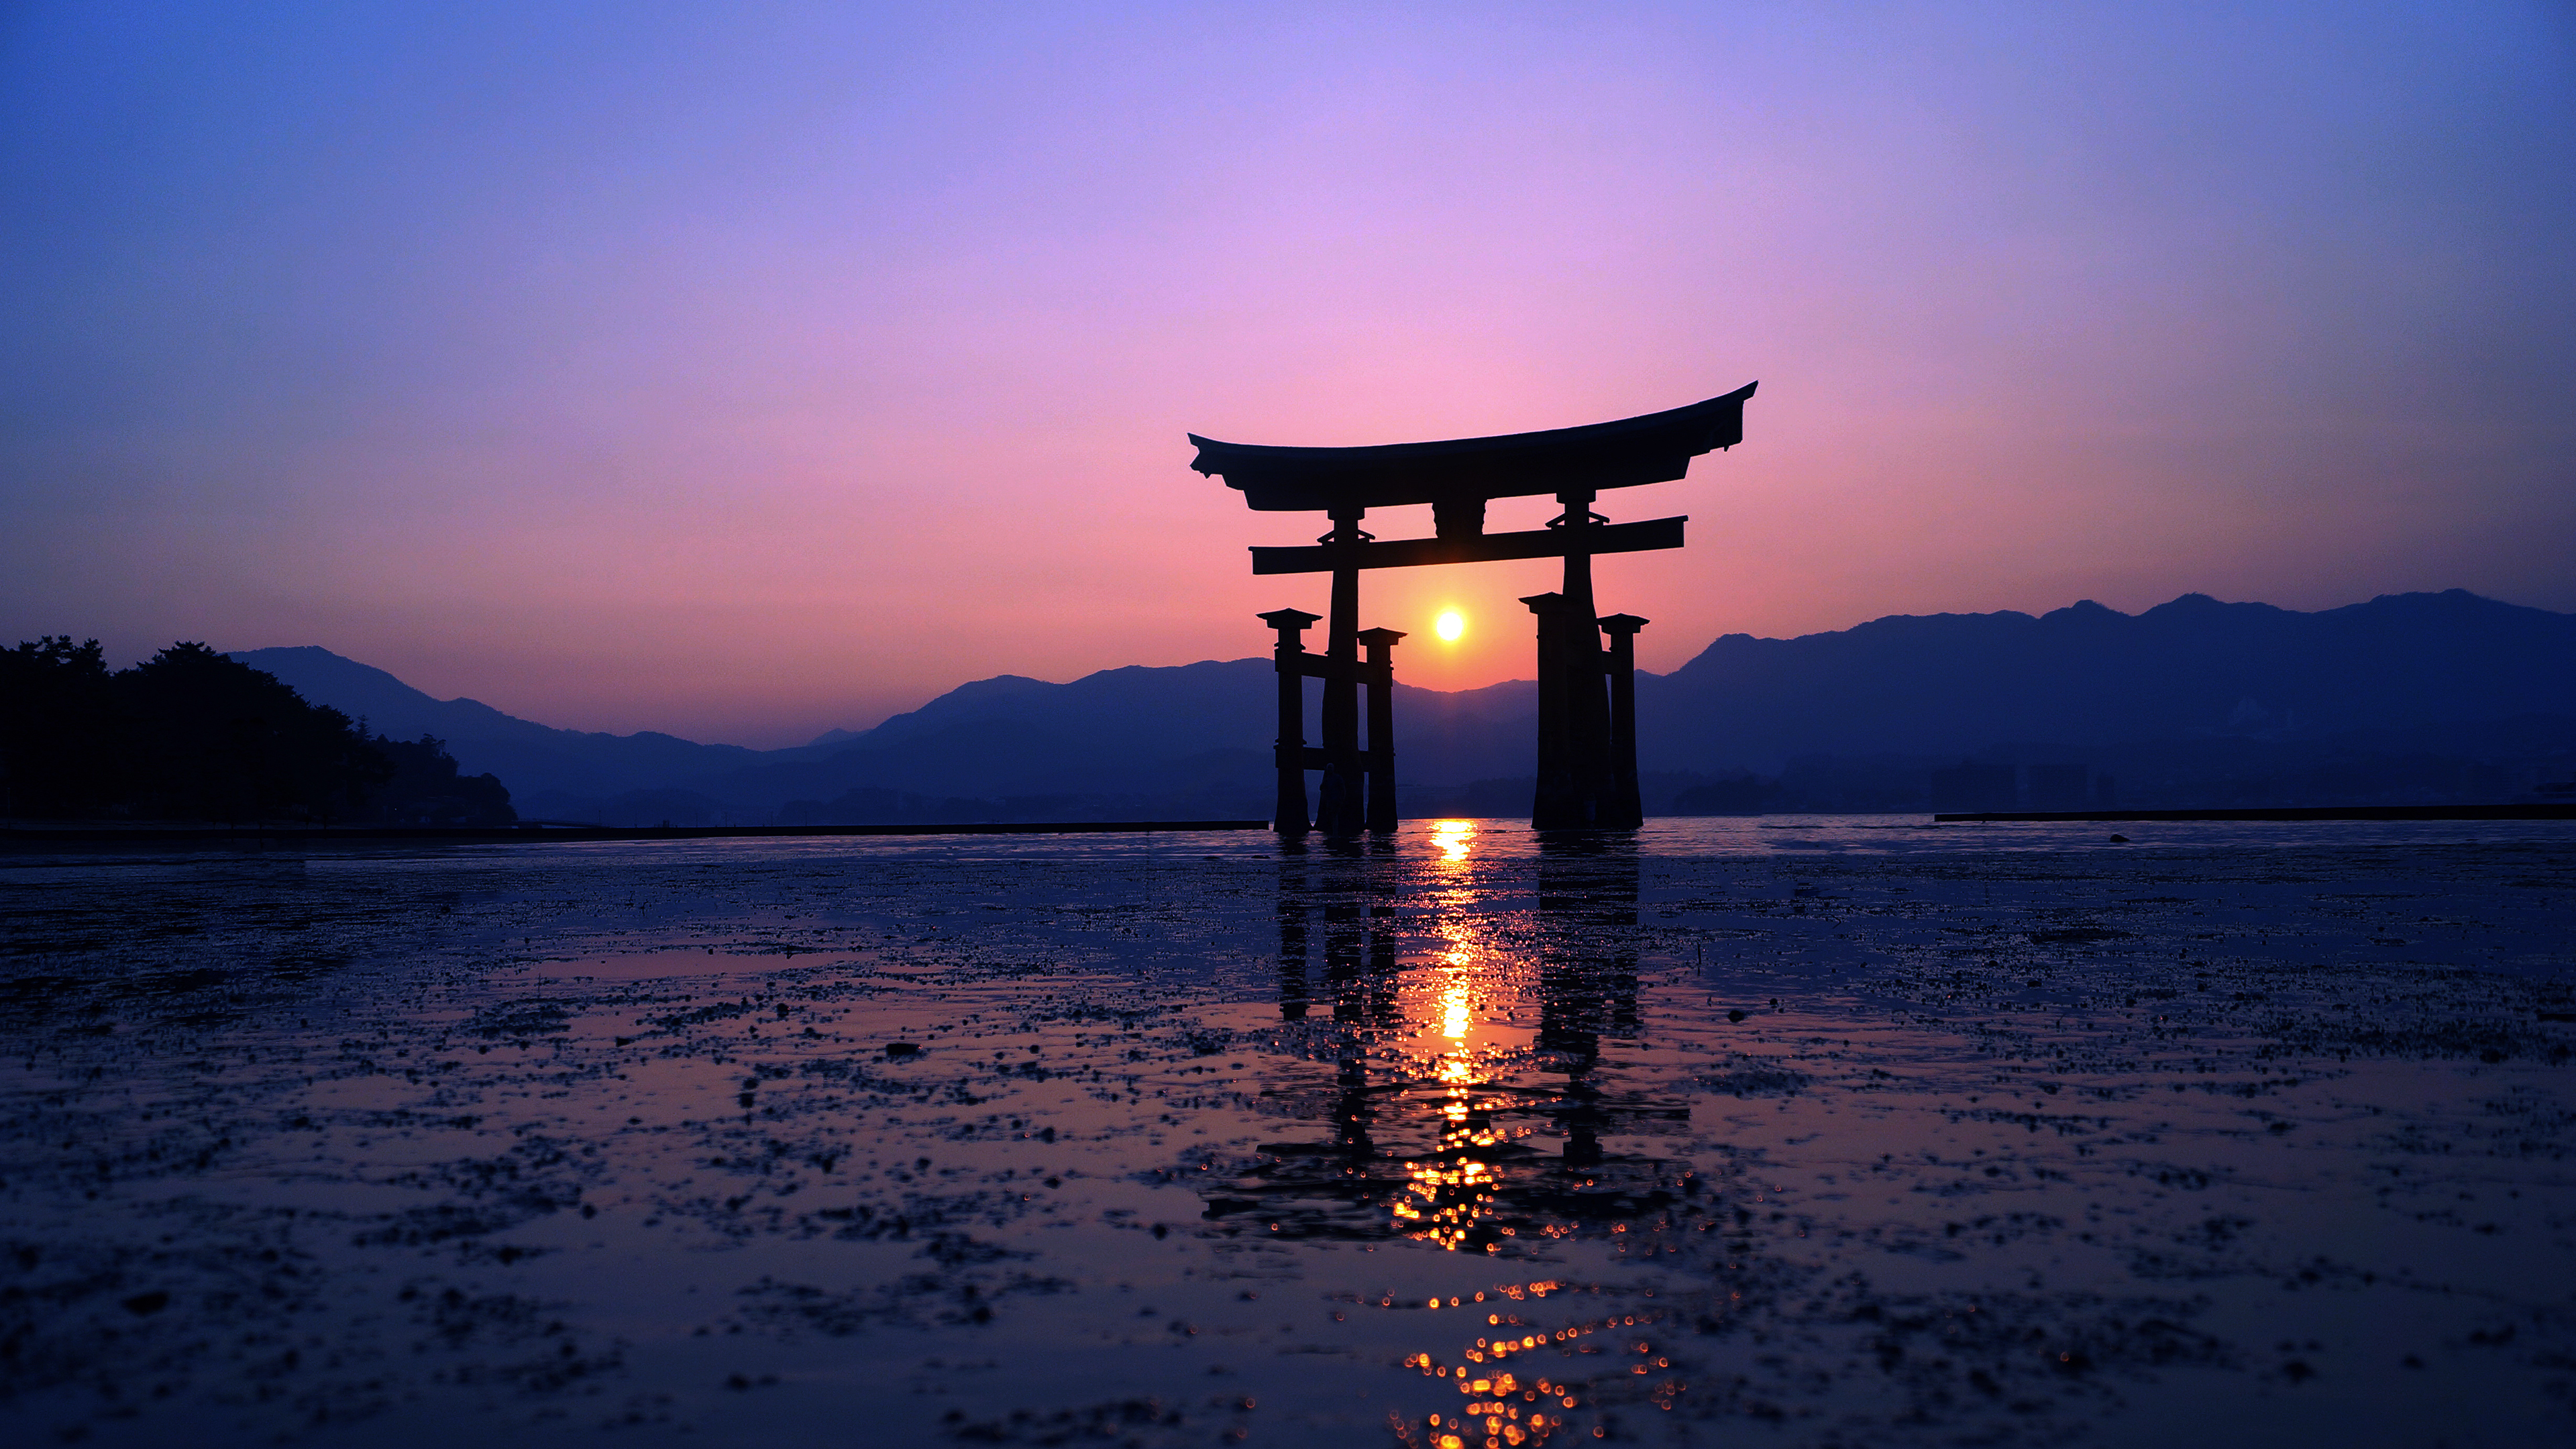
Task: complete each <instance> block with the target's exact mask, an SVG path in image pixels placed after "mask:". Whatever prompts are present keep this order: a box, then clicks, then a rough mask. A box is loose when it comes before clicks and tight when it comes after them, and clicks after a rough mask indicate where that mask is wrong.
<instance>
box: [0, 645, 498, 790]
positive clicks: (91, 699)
mask: <svg viewBox="0 0 2576 1449" xmlns="http://www.w3.org/2000/svg"><path fill="white" fill-rule="evenodd" d="M0 817H6V818H11V819H26V820H72V819H91V820H98V819H123V820H134V821H189V822H220V823H224V824H247V823H256V822H272V821H294V822H299V823H310V824H325V825H328V824H352V823H359V822H399V823H425V824H426V823H438V824H476V825H497V824H507V823H509V822H510V821H512V820H514V819H516V818H517V817H516V815H515V814H514V813H513V812H512V810H511V808H510V795H509V791H508V790H507V789H506V788H504V787H503V786H502V784H501V782H500V781H499V780H498V779H497V778H495V777H493V776H492V775H490V774H488V773H487V774H483V775H480V776H473V777H466V776H461V775H460V774H459V772H458V769H457V765H456V761H455V759H454V757H452V756H451V755H449V754H448V752H447V749H446V747H445V745H444V744H443V743H442V742H440V741H439V740H437V739H436V738H434V737H430V736H426V735H424V736H423V737H421V738H420V739H417V740H410V741H401V740H393V739H388V738H386V737H384V736H382V735H377V736H373V737H370V735H369V734H368V733H367V731H366V730H365V729H364V728H362V727H361V726H360V725H359V724H358V722H356V721H354V720H352V719H351V718H350V717H349V716H348V715H347V714H346V713H343V712H342V711H340V710H338V709H335V708H333V707H331V706H329V705H316V704H312V703H308V702H307V701H306V700H305V699H304V698H303V696H301V695H300V694H298V693H297V692H296V691H295V690H294V689H292V688H290V687H288V686H287V685H286V684H284V683H282V682H280V681H279V680H278V679H277V678H276V676H274V675H271V674H269V673H266V672H265V671H262V670H258V669H253V668H251V667H250V666H248V665H245V664H241V663H238V662H236V661H234V660H232V659H229V658H226V657H225V656H224V655H222V654H219V653H217V652H215V651H214V650H212V649H209V648H207V647H206V646H205V645H203V644H194V643H178V644H173V645H171V646H170V647H169V648H167V649H164V650H162V651H161V652H159V653H157V654H155V655H153V656H152V657H151V658H150V659H148V660H145V661H144V662H142V663H140V664H137V665H135V666H134V667H132V668H130V669H122V670H117V671H115V672H113V673H111V672H109V670H108V668H107V663H106V660H105V659H104V658H103V657H102V655H101V653H100V650H99V646H98V641H97V640H95V639H93V640H90V641H88V642H86V643H83V644H74V643H73V642H72V641H71V638H70V637H69V636H68V635H65V636H51V635H49V636H46V637H44V638H41V639H37V640H34V641H32V642H26V641H22V642H21V643H20V644H19V645H18V646H17V647H16V648H14V649H0Z"/></svg>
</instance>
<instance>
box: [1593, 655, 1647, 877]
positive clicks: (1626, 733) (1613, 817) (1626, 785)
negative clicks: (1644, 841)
mask: <svg viewBox="0 0 2576 1449" xmlns="http://www.w3.org/2000/svg"><path fill="white" fill-rule="evenodd" d="M1646 623H1647V621H1646V620H1644V619H1640V618H1638V617H1637V616H1636V615H1634V614H1612V615H1610V616H1608V617H1607V618H1604V619H1602V620H1601V621H1600V624H1601V632H1603V633H1604V634H1607V635H1609V636H1610V659H1609V663H1608V664H1607V665H1605V666H1604V667H1605V668H1607V669H1608V670H1609V673H1610V798H1609V800H1608V801H1607V802H1606V804H1605V806H1604V808H1603V810H1602V812H1601V824H1603V825H1605V826H1608V827H1610V828H1612V829H1617V830H1633V829H1635V828H1636V827H1638V826H1640V825H1643V824H1645V823H1646V808H1645V802H1644V801H1643V799H1641V798H1640V796H1639V795H1638V791H1637V631H1638V630H1640V629H1643V628H1645V627H1646Z"/></svg>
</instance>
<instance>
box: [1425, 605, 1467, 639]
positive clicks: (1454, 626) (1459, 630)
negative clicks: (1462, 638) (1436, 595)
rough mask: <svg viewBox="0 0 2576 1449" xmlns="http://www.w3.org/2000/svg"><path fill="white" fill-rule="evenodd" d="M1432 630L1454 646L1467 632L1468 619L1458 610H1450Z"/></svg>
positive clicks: (1443, 614) (1441, 616)
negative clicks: (1460, 636) (1459, 637)
mask: <svg viewBox="0 0 2576 1449" xmlns="http://www.w3.org/2000/svg"><path fill="white" fill-rule="evenodd" d="M1431 628H1432V632H1434V633H1436V634H1438V635H1439V636H1440V637H1441V638H1443V639H1446V640H1448V641H1449V642H1451V643H1453V644H1454V643H1456V642H1457V641H1458V636H1459V635H1461V634H1464V633H1466V632H1467V619H1466V616H1465V615H1463V614H1461V613H1459V612H1458V611H1457V610H1455V609H1449V610H1446V611H1444V612H1443V613H1442V614H1441V615H1440V618H1439V620H1438V622H1436V623H1434V624H1433V625H1432V626H1431Z"/></svg>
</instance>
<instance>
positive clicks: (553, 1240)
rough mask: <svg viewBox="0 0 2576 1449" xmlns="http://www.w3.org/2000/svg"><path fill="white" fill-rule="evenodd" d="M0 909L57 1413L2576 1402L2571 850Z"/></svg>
mask: <svg viewBox="0 0 2576 1449" xmlns="http://www.w3.org/2000/svg"><path fill="white" fill-rule="evenodd" d="M2115 831H2116V832H2118V833H2121V834H2125V835H2128V836H2130V837H2131V839H2130V841H2129V842H2127V843H2125V844H2123V843H2117V842H2113V841H2111V840H2110V839H2109V838H2108V837H2109V836H2110V835H2111V834H2112V833H2113V832H2115ZM0 890H5V892H6V896H5V901H6V904H5V907H0V909H5V911H6V915H5V917H0V919H5V921H6V927H5V931H6V947H7V950H8V952H9V953H10V954H9V955H8V956H7V957H6V958H5V959H7V961H8V962H9V963H10V964H9V967H8V971H7V976H6V988H7V996H6V1010H7V1012H8V1023H9V1031H8V1033H7V1036H6V1038H5V1040H6V1041H7V1042H8V1043H9V1044H10V1047H11V1049H12V1051H13V1055H12V1056H11V1058H10V1059H9V1061H8V1062H7V1063H6V1064H5V1074H0V1110H4V1111H5V1116H4V1117H0V1122H4V1123H5V1129H0V1143H5V1147H0V1230H5V1234H6V1236H7V1238H8V1240H9V1241H8V1244H7V1247H8V1253H7V1255H6V1256H5V1257H0V1424H5V1425H6V1426H7V1427H8V1432H9V1435H10V1437H11V1438H12V1439H13V1440H15V1441H18V1442H38V1441H39V1440H40V1439H41V1438H43V1437H48V1436H59V1437H63V1438H77V1439H82V1440H85V1441H86V1442H97V1443H121V1442H134V1443H161V1442H169V1441H172V1440H175V1439H181V1438H185V1439H187V1440H189V1441H190V1442H204V1441H212V1442H251V1441H261V1442H273V1441H278V1440H285V1441H290V1442H304V1443H339V1442H352V1443H354V1442H366V1443H370V1444H374V1443H397V1444H402V1443H428V1442H432V1441H437V1442H444V1441H447V1440H449V1439H452V1438H453V1437H454V1436H455V1435H456V1434H457V1432H458V1431H459V1430H460V1428H462V1429H464V1430H466V1431H467V1432H471V1433H474V1434H476V1435H481V1436H485V1437H489V1438H493V1439H495V1440H499V1441H505V1442H517V1441H520V1440H526V1441H530V1442H534V1441H537V1440H540V1439H542V1440H546V1441H548V1442H552V1441H555V1440H559V1439H561V1438H562V1437H564V1436H565V1435H567V1434H570V1435H575V1436H581V1435H595V1436H601V1437H605V1438H615V1439H619V1440H637V1441H649V1442H657V1443H658V1442H663V1441H666V1440H671V1441H685V1442H691V1443H737V1442H742V1443H750V1442H770V1441H793V1442H804V1441H807V1440H811V1439H815V1438H818V1437H831V1438H835V1439H839V1440H845V1441H848V1442H855V1443H863V1444H874V1443H885V1444H898V1443H902V1444H911V1443H939V1442H951V1441H953V1442H960V1443H978V1444H990V1443H1004V1444H1009V1443H1027V1444H1065V1443H1103V1444H1108V1443H1137V1444H1183V1443H1189V1444H1203V1443H1208V1442H1219V1443H1223V1442H1233V1441H1238V1440H1240V1441H1243V1442H1251V1443H1275V1444H1315V1443H1333V1444H1336V1445H1339V1444H1345V1443H1349V1442H1354V1441H1360V1442H1383V1443H1388V1444H1413V1445H1425V1446H1432V1445H1446V1444H1447V1443H1448V1441H1449V1440H1450V1439H1451V1438H1452V1437H1453V1436H1454V1438H1455V1439H1456V1441H1457V1443H1458V1445H1460V1446H1485V1445H1487V1444H1488V1441H1489V1440H1490V1442H1491V1445H1493V1446H1501V1445H1506V1444H1509V1445H1521V1444H1566V1443H1573V1442H1595V1441H1605V1440H1606V1441H1613V1442H1623V1441H1652V1442H1683V1443H1716V1442H1731V1441H1733V1440H1735V1439H1739V1438H1743V1437H1746V1436H1748V1435H1749V1436H1753V1437H1756V1438H1759V1439H1761V1440H1762V1441H1764V1442H1776V1443H1781V1444H1834V1443H1861V1442H1866V1443H1873V1444H1876V1443H1952V1442H1968V1441H1975V1442H1991V1443H2010V1442H2024V1441H2027V1442H2034V1443H2036V1442H2052V1443H2053V1442H2058V1441H2062V1440H2065V1439H2068V1438H2071V1437H2076V1436H2079V1435H2080V1436H2085V1437H2087V1438H2088V1440H2089V1441H2090V1442H2097V1443H2110V1444H2127V1443H2138V1444H2144V1443H2150V1442H2154V1443H2163V1442H2168V1441H2170V1440H2172V1439H2174V1438H2175V1437H2177V1436H2182V1435H2189V1436H2192V1437H2194V1438H2197V1439H2200V1440H2203V1441H2207V1442H2214V1443H2221V1444H2226V1443H2254V1442H2260V1441H2271V1440H2278V1439H2282V1438H2287V1437H2296V1438H2299V1439H2302V1440H2306V1439H2314V1438H2321V1437H2324V1436H2326V1435H2328V1434H2335V1435H2341V1436H2343V1437H2345V1438H2346V1439H2349V1440H2351V1441H2353V1442H2356V1443H2364V1444H2376V1443H2407V1444H2413V1443H2433V1442H2447V1443H2453V1444H2522V1443H2557V1442H2565V1441H2566V1438H2567V1436H2568V1434H2569V1432H2570V1431H2571V1430H2576V1397H2571V1395H2576V1390H2571V1387H2570V1381H2571V1379H2576V1368H2571V1365H2576V1301H2571V1290H2576V1272H2571V1271H2570V1270H2571V1268H2576V1190H2571V1187H2570V1184H2569V1181H2568V1172H2567V1157H2566V1154H2567V1151H2568V1149H2569V1147H2570V1145H2571V1141H2576V1137H2571V1128H2576V1100H2571V1093H2570V1090H2569V1087H2568V1083H2567V1078H2568V1074H2569V1067H2568V1065H2567V1063H2568V1057H2569V1053H2570V1049H2571V1046H2576V970H2572V969H2571V961H2570V959H2569V958H2570V942H2571V939H2576V931H2571V929H2570V927H2571V924H2576V828H2571V827H2569V826H2566V825H2559V824H2532V823H2527V822H2503V823H2496V822H2462V823H2438V824H2436V823H2403V824H2376V823H2369V824H2351V823H2323V824H2250V825H2249V824H2203V823H2193V824H2188V825H2172V824H2121V825H2115V826H2099V825H2023V824H2010V825H1975V826H1938V827H1933V826H1927V825H1925V824H1923V823H1922V821H1921V820H1920V818H1919V817H1887V818H1877V817H1811V818H1798V817H1758V818H1751V819H1741V820H1734V819H1728V820H1693V821H1658V822H1655V823H1653V824H1651V825H1650V826H1649V827H1648V828H1647V829H1645V830H1644V831H1641V832H1639V833H1638V835H1637V836H1636V838H1635V839H1634V841H1633V842H1624V841H1616V840H1609V841H1584V840H1581V839H1571V840H1556V839H1542V838H1539V837H1536V836H1533V835H1532V834H1531V833H1530V832H1528V831H1527V830H1525V829H1520V828H1517V827H1513V826H1510V825H1507V824H1504V823H1500V822H1436V823H1423V824H1418V825H1409V826H1407V827H1406V829H1405V831H1404V832H1402V833H1401V834H1400V835H1399V836H1398V837H1397V838H1396V839H1395V840H1393V841H1392V842H1387V843H1380V844H1375V845H1360V846H1354V847H1340V846H1326V845H1323V844H1322V843H1320V842H1317V843H1314V844H1311V845H1309V846H1307V847H1305V848H1304V849H1299V850H1289V849H1283V848H1282V847H1281V846H1280V845H1279V844H1278V843H1277V842H1276V841H1274V840H1273V839H1271V838H1270V837H1268V836H1265V835H1261V834H1258V833H1221V834H1218V833H1212V834H1206V835H1161V836H1106V837H1103V836H1086V837H1020V836H1013V837H946V838H943V837H910V838H872V839H860V840H833V839H797V840H789V841H776V842H772V841H680V842H656V843H621V844H604V845H555V846H538V845H525V846H520V845H512V846H493V847H473V848H461V849H448V850H344V851H333V852H327V853H313V854H309V855H296V854H277V853H270V854H264V855H254V854H244V855H220V856H175V855H155V854H152V853H149V852H143V853H135V854H125V855H112V854H94V855H84V856H63V857H31V856H18V857H0ZM1435 1305H1436V1306H1435ZM1515 1436H1517V1437H1515Z"/></svg>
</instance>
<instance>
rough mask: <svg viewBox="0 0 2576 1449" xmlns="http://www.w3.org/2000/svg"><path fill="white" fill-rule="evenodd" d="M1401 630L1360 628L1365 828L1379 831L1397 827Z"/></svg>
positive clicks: (1402, 635) (1402, 632)
mask: <svg viewBox="0 0 2576 1449" xmlns="http://www.w3.org/2000/svg"><path fill="white" fill-rule="evenodd" d="M1403 637H1404V631H1403V630H1401V629H1363V630H1361V631H1360V635H1359V641H1360V643H1362V644H1365V645H1367V646H1368V665H1367V681H1368V692H1369V695H1368V828H1369V829H1371V830H1375V831H1379V832H1381V833H1383V832H1387V831H1392V830H1394V829H1395V827H1396V815H1395V641H1396V640H1398V639H1401V638H1403Z"/></svg>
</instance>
